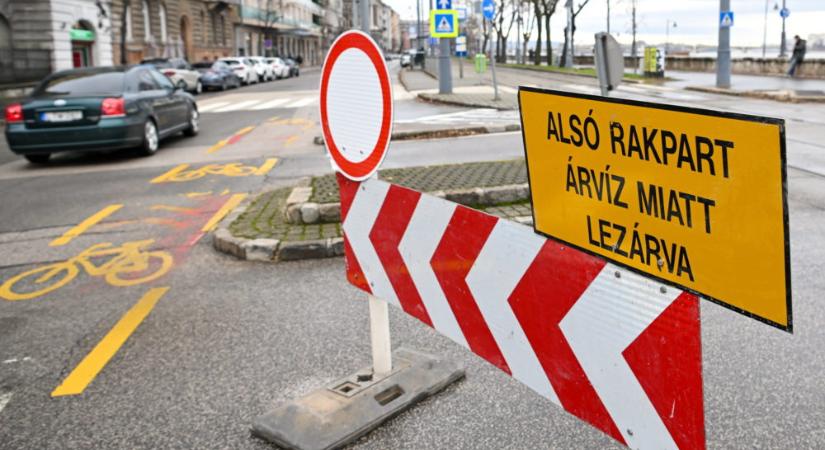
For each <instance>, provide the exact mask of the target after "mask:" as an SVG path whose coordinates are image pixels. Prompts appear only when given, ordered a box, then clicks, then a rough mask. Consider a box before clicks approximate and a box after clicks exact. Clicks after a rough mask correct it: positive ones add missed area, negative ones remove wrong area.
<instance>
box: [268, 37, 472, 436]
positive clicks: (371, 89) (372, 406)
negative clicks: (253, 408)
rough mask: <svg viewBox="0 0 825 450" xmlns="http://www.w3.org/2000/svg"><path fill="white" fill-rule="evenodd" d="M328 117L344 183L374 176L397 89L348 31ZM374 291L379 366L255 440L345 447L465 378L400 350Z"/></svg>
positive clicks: (287, 414)
mask: <svg viewBox="0 0 825 450" xmlns="http://www.w3.org/2000/svg"><path fill="white" fill-rule="evenodd" d="M320 116H321V129H322V133H323V135H324V143H325V144H326V146H327V151H328V153H329V156H330V162H331V164H332V166H333V168H334V169H335V170H336V171H337V172H338V173H339V177H340V178H341V179H342V180H344V179H346V180H364V179H368V178H370V177H372V176H373V175H374V174H375V172H376V171H377V170H378V166H379V165H380V164H381V161H382V160H383V158H384V156H385V155H386V151H387V147H388V145H389V138H390V134H391V129H392V91H391V83H390V80H389V73H388V71H387V66H386V63H385V61H384V57H383V55H382V54H381V50H380V49H379V48H378V45H377V44H376V43H375V41H373V40H372V38H371V37H370V36H369V35H367V34H366V33H363V32H360V31H348V32H346V33H344V34H342V35H341V36H339V37H338V39H336V40H335V42H334V43H333V44H332V46H331V47H330V50H329V52H328V53H327V57H326V59H325V61H324V66H323V68H322V71H321V87H320ZM351 182H353V183H357V181H351ZM342 197H343V194H342ZM347 209H348V206H344V207H342V214H346V210H347ZM367 293H368V294H369V295H368V297H369V311H370V343H371V346H372V366H371V367H367V368H363V369H361V370H358V371H356V372H355V373H354V374H352V375H350V376H347V377H345V378H342V379H340V380H337V381H334V382H333V383H331V384H329V385H327V386H325V387H323V388H320V389H317V390H315V391H313V392H311V393H309V394H307V395H306V396H304V397H301V398H299V399H295V400H292V401H290V402H288V403H285V404H282V405H279V406H278V407H276V408H275V409H273V410H271V411H269V412H267V413H266V414H264V415H262V416H260V417H258V418H257V419H256V420H255V421H254V422H253V424H252V434H253V435H255V436H257V437H260V438H262V439H264V440H266V441H269V442H271V443H274V444H276V445H278V446H281V447H286V448H298V449H310V448H339V447H341V446H344V445H346V444H347V443H350V442H352V441H354V440H356V439H358V438H359V437H360V436H362V435H364V434H366V433H368V432H369V431H371V430H372V429H374V428H375V427H377V426H379V425H380V424H381V423H383V422H384V421H386V420H387V419H389V418H390V417H393V416H395V415H397V414H399V413H400V412H401V411H403V410H405V409H407V408H410V407H411V406H413V405H414V404H415V403H417V402H418V401H420V400H421V399H422V398H425V397H427V396H429V395H433V394H435V393H436V392H438V391H440V390H441V389H443V388H444V387H446V386H447V385H449V384H450V383H452V382H454V381H457V380H459V379H461V378H462V377H463V376H464V369H463V368H462V367H461V366H460V365H457V364H456V363H453V362H450V361H446V360H444V359H441V358H437V357H435V356H431V355H427V354H424V353H420V352H416V351H413V350H409V349H403V348H401V349H398V350H396V351H395V352H392V351H391V345H390V328H389V312H388V308H387V302H386V300H387V299H386V298H383V297H381V296H380V295H378V294H380V293H379V292H375V293H373V292H372V291H370V290H369V289H367ZM373 294H376V295H373Z"/></svg>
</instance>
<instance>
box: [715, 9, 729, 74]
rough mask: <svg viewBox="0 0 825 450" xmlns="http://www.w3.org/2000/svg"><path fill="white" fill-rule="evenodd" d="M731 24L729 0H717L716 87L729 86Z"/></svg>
mask: <svg viewBox="0 0 825 450" xmlns="http://www.w3.org/2000/svg"><path fill="white" fill-rule="evenodd" d="M732 26H733V11H731V10H730V0H719V45H718V47H717V48H718V50H717V51H716V87H718V88H723V89H727V88H729V87H730V28H731V27H732Z"/></svg>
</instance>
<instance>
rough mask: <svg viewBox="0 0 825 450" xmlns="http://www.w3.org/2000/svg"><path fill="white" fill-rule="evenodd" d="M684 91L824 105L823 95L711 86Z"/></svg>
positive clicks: (695, 87)
mask: <svg viewBox="0 0 825 450" xmlns="http://www.w3.org/2000/svg"><path fill="white" fill-rule="evenodd" d="M685 90H688V91H696V92H704V93H707V94H722V95H730V96H734V97H750V98H758V99H762V100H774V101H778V102H785V103H825V95H798V94H796V93H795V92H794V91H793V90H775V91H735V90H732V89H724V88H717V87H712V86H687V87H685Z"/></svg>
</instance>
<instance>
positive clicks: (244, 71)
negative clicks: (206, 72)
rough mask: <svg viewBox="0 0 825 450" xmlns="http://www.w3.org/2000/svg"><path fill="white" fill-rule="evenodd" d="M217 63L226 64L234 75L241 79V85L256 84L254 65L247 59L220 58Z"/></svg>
mask: <svg viewBox="0 0 825 450" xmlns="http://www.w3.org/2000/svg"><path fill="white" fill-rule="evenodd" d="M218 61H223V62H224V63H226V64H227V65H228V66H229V67H230V68H232V71H233V72H235V75H237V76H238V78H240V79H241V84H252V83H257V82H258V72H257V71H256V70H255V64H254V63H253V62H252V61H250V60H249V58H244V57H237V58H221V59H219V60H218Z"/></svg>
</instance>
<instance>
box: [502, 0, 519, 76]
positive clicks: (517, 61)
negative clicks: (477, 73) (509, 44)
mask: <svg viewBox="0 0 825 450" xmlns="http://www.w3.org/2000/svg"><path fill="white" fill-rule="evenodd" d="M517 15H518V18H517V19H516V64H522V62H521V2H518V13H517ZM504 62H507V49H504Z"/></svg>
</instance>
